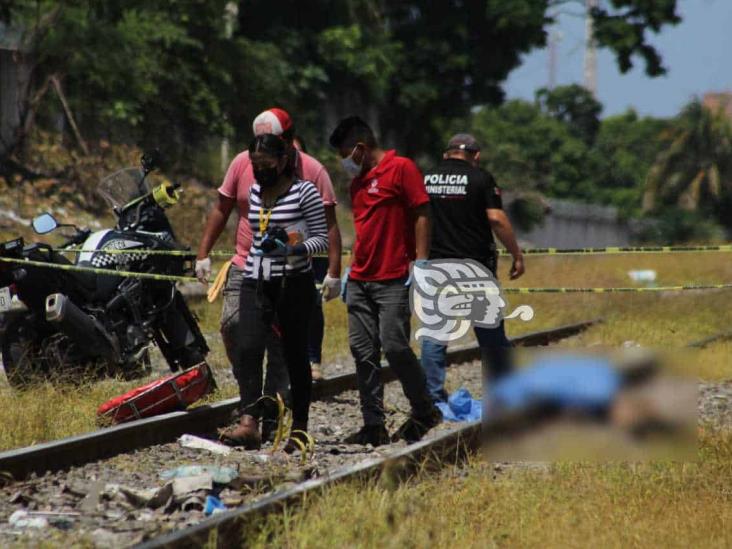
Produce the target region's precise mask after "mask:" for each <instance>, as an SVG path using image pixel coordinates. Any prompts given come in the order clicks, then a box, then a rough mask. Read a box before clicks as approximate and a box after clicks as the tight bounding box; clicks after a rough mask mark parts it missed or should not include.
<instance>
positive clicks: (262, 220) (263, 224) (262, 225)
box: [259, 205, 274, 236]
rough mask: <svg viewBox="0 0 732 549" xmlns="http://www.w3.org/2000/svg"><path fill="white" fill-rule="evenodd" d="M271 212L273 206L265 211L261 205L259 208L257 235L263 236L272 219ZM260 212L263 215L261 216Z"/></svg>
mask: <svg viewBox="0 0 732 549" xmlns="http://www.w3.org/2000/svg"><path fill="white" fill-rule="evenodd" d="M272 210H274V206H272V207H271V208H269V209H265V208H264V205H262V206H260V208H259V234H261V235H263V236H264V232H265V231H266V230H267V227H268V226H269V219H270V218H271V217H272ZM262 212H264V215H262Z"/></svg>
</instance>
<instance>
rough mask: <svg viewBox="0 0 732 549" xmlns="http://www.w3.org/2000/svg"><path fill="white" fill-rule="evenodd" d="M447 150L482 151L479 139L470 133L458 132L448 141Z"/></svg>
mask: <svg viewBox="0 0 732 549" xmlns="http://www.w3.org/2000/svg"><path fill="white" fill-rule="evenodd" d="M447 150H448V151H465V152H470V153H477V152H480V145H479V144H478V140H477V139H476V138H475V137H473V136H472V135H470V134H469V133H458V134H455V135H453V136H452V137H451V138H450V141H448V142H447Z"/></svg>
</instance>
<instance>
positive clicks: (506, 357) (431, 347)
mask: <svg viewBox="0 0 732 549" xmlns="http://www.w3.org/2000/svg"><path fill="white" fill-rule="evenodd" d="M473 331H474V332H475V337H476V338H477V339H478V345H479V346H480V355H481V362H482V363H483V372H484V373H483V376H484V378H485V377H487V378H489V379H493V380H495V379H498V378H500V377H502V376H504V375H506V374H507V373H509V372H510V371H511V368H512V364H511V352H510V349H511V342H510V341H509V340H508V338H507V337H506V330H505V329H504V326H503V321H501V323H500V324H499V325H498V326H497V327H495V328H480V327H478V326H476V327H475V328H474V329H473ZM446 353H447V345H443V344H441V343H437V342H435V341H433V340H431V339H423V340H422V357H421V359H422V368H423V369H424V373H425V377H426V378H427V392H428V393H429V395H430V398H431V399H432V400H433V402H441V401H442V402H444V401H446V400H447V392H446V391H445V370H446V369H447V362H446V360H445V356H446Z"/></svg>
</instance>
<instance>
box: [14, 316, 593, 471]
mask: <svg viewBox="0 0 732 549" xmlns="http://www.w3.org/2000/svg"><path fill="white" fill-rule="evenodd" d="M597 322H599V320H598V319H595V320H588V321H585V322H579V323H575V324H568V325H565V326H560V327H558V328H553V329H550V330H542V331H538V332H531V333H529V334H525V335H522V336H519V337H516V338H513V339H512V342H513V343H514V345H516V346H524V347H535V346H541V345H548V344H549V343H551V342H553V341H558V340H560V339H564V338H566V337H570V336H572V335H575V334H578V333H580V332H582V331H584V330H586V329H587V328H589V327H590V326H592V325H593V324H596V323H597ZM478 358H480V352H479V349H478V347H477V346H476V345H466V346H463V347H455V348H453V349H450V350H449V352H448V364H450V365H452V364H459V363H462V362H469V361H472V360H476V359H478ZM381 376H382V379H383V380H384V382H389V381H393V380H395V379H396V374H395V373H394V372H393V371H392V370H391V368H389V367H388V366H384V367H382V369H381ZM356 388H357V384H356V374H355V373H348V374H343V375H339V376H334V377H331V378H327V379H324V380H322V381H320V382H319V383H317V384H315V385H314V386H313V400H322V399H325V398H330V397H334V396H336V395H339V394H340V393H343V392H344V391H349V390H353V389H356ZM238 403H239V399H238V398H232V399H228V400H223V401H221V402H217V403H215V404H211V405H207V406H200V407H198V408H193V409H192V410H189V411H183V412H172V413H169V414H164V415H161V416H156V417H152V418H148V419H142V420H137V421H133V422H130V423H125V424H122V425H117V426H113V427H108V428H105V429H101V430H98V431H92V432H90V433H85V434H82V435H77V436H73V437H68V438H64V439H61V440H57V441H52V442H46V443H42V444H38V445H35V446H29V447H26V448H20V449H17V450H9V451H6V452H2V453H0V471H2V472H4V473H9V474H11V475H12V476H13V478H14V479H15V480H22V479H24V478H27V477H28V476H29V475H30V474H32V473H35V474H37V475H42V474H45V473H47V472H55V471H60V470H63V469H66V468H68V467H73V466H78V465H82V464H84V463H89V462H91V461H96V460H99V459H105V458H109V457H112V456H115V455H118V454H122V453H126V452H130V451H132V450H137V449H139V448H145V447H148V446H153V445H156V444H164V443H166V442H171V441H173V440H175V439H176V438H178V437H179V436H180V435H182V434H185V433H190V434H202V433H210V432H211V431H213V430H215V429H216V427H218V426H220V425H221V424H223V423H225V422H226V421H227V420H228V418H229V417H230V415H231V412H232V411H233V410H234V409H235V408H236V406H237V405H238Z"/></svg>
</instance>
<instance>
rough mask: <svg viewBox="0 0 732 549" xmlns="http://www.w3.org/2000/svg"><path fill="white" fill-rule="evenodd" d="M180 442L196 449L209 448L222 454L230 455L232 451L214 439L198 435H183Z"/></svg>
mask: <svg viewBox="0 0 732 549" xmlns="http://www.w3.org/2000/svg"><path fill="white" fill-rule="evenodd" d="M178 442H179V443H180V445H181V446H183V447H184V448H193V449H195V450H208V451H209V452H211V453H213V454H220V455H222V456H228V455H229V454H230V453H231V448H230V447H229V446H225V445H223V444H219V443H218V442H214V441H213V440H208V439H206V438H201V437H197V436H195V435H182V436H181V437H180V438H179V439H178Z"/></svg>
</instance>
